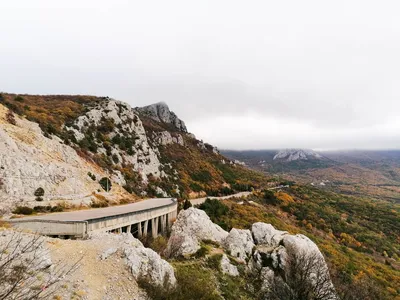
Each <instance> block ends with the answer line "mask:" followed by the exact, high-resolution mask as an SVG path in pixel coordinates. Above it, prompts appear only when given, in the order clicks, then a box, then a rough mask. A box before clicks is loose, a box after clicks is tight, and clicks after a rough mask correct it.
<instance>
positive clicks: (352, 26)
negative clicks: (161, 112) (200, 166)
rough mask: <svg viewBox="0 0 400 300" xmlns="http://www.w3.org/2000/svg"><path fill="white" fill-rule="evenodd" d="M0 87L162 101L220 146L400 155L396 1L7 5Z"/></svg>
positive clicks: (118, 0) (3, 5)
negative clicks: (398, 151)
mask: <svg viewBox="0 0 400 300" xmlns="http://www.w3.org/2000/svg"><path fill="white" fill-rule="evenodd" d="M0 12H1V18H0V38H1V43H0V91H4V92H13V93H31V94H91V95H99V96H110V97H112V98H115V99H118V100H123V101H126V102H128V103H130V104H131V105H132V106H142V105H147V104H150V103H154V102H159V101H164V102H166V103H167V104H168V105H169V106H170V108H171V109H172V110H173V111H175V112H176V113H177V114H178V116H179V117H180V118H181V119H183V120H184V121H185V122H186V124H187V126H188V129H189V131H191V132H193V133H194V134H195V135H196V136H197V137H198V138H201V139H204V140H205V141H207V142H210V143H212V144H214V145H217V146H218V147H219V148H231V149H262V148H287V147H291V148H292V147H301V148H313V149H340V148H374V149H375V148H400V18H399V12H400V2H399V1H396V0H393V1H384V0H380V1H378V0H376V1H366V0H363V1H354V0H346V1H339V0H335V1H321V0H316V1H307V0H302V1H299V0H290V1H284V0H283V1H277V0H273V1H268V0H263V1H251V0H248V1H244V0H242V1H235V0H227V1H222V0H214V1H205V0H201V1H190V0H183V1H175V0H168V1H165V0H162V1H150V0H149V1H133V0H126V1H125V0H115V1H109V0H107V1H103V0H95V1H91V0H85V1H82V0H80V1H75V0H68V1H66V0H65V1H61V0H57V1H54V0H49V1H43V0H35V1H32V0H25V1H19V0H12V1H1V2H0Z"/></svg>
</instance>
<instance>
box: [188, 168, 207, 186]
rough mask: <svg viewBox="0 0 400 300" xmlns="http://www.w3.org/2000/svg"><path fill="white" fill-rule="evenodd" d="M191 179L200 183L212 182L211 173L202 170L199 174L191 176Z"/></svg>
mask: <svg viewBox="0 0 400 300" xmlns="http://www.w3.org/2000/svg"><path fill="white" fill-rule="evenodd" d="M190 177H191V178H192V179H193V180H195V181H199V182H203V183H208V182H210V181H211V180H212V176H211V173H210V172H209V171H207V170H201V171H199V172H197V173H193V174H190Z"/></svg>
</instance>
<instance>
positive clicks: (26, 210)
mask: <svg viewBox="0 0 400 300" xmlns="http://www.w3.org/2000/svg"><path fill="white" fill-rule="evenodd" d="M13 213H14V214H17V215H31V214H33V213H34V210H33V209H32V208H30V207H28V206H17V207H16V208H15V209H14V211H13Z"/></svg>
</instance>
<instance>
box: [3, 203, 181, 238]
mask: <svg viewBox="0 0 400 300" xmlns="http://www.w3.org/2000/svg"><path fill="white" fill-rule="evenodd" d="M177 210H178V202H177V200H176V199H174V198H154V199H148V200H143V201H140V202H136V203H132V204H126V205H120V206H112V207H105V208H96V209H88V210H80V211H72V212H63V213H54V214H47V215H40V216H32V217H25V218H21V219H14V220H11V221H10V223H11V224H12V225H13V226H14V227H16V228H20V229H24V230H30V231H33V232H37V233H39V234H42V235H48V236H65V237H77V238H82V237H85V236H87V235H88V234H89V233H90V232H98V231H118V232H131V233H132V234H134V235H136V236H142V235H147V234H148V233H149V232H150V233H151V235H152V236H153V237H155V236H157V235H158V233H159V232H163V231H165V230H166V228H167V227H168V226H169V225H170V224H171V223H172V222H173V220H174V219H175V218H176V215H177Z"/></svg>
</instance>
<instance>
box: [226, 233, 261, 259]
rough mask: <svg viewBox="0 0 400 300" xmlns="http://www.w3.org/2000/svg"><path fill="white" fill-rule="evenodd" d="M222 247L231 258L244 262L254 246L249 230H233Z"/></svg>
mask: <svg viewBox="0 0 400 300" xmlns="http://www.w3.org/2000/svg"><path fill="white" fill-rule="evenodd" d="M223 246H224V248H225V249H226V250H227V251H228V252H229V253H230V255H232V256H233V257H235V258H237V259H239V260H241V261H246V259H248V258H249V257H250V255H251V254H252V251H253V248H254V246H255V245H254V241H253V237H252V236H251V232H250V230H244V229H235V228H233V229H232V230H231V231H230V232H229V234H228V236H227V237H226V239H225V241H224V243H223Z"/></svg>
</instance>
